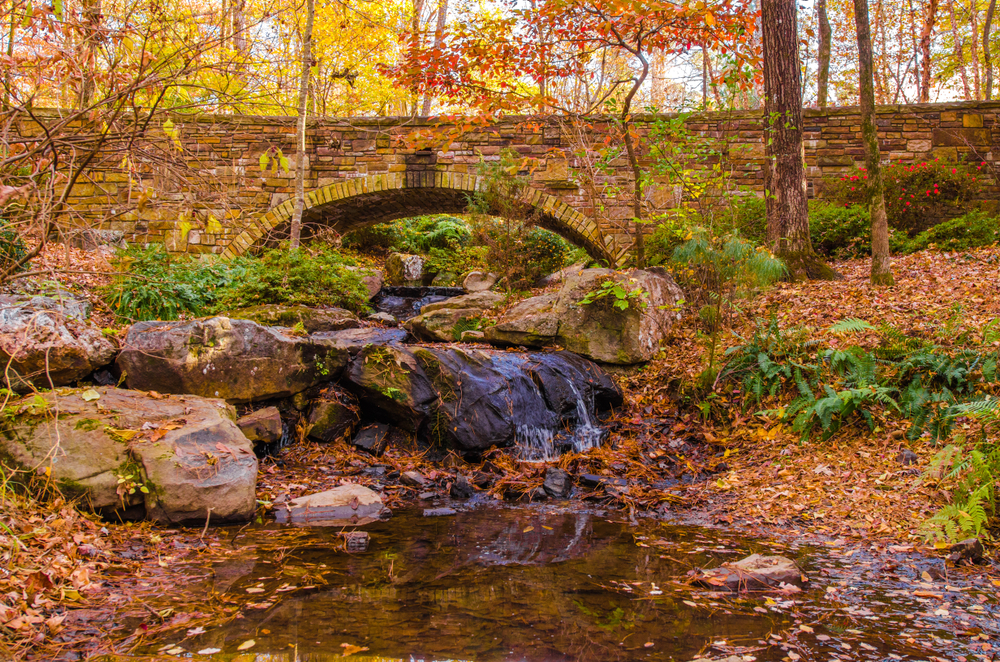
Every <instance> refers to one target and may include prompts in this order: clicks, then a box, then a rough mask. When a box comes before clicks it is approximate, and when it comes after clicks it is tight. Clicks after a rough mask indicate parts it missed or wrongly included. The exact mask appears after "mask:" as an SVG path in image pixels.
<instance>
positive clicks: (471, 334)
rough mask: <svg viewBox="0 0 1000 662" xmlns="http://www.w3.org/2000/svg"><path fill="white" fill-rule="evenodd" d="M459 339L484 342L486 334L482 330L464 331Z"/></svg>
mask: <svg viewBox="0 0 1000 662" xmlns="http://www.w3.org/2000/svg"><path fill="white" fill-rule="evenodd" d="M459 340H461V341H462V342H484V341H485V340H486V334H485V333H483V332H482V331H462V336H461V337H460V338H459Z"/></svg>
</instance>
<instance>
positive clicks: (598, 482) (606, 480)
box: [579, 474, 628, 487]
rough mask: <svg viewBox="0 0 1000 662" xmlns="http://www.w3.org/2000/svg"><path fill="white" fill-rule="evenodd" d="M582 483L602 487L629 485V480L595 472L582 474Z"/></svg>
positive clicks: (586, 485) (580, 477)
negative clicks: (598, 474) (599, 474)
mask: <svg viewBox="0 0 1000 662" xmlns="http://www.w3.org/2000/svg"><path fill="white" fill-rule="evenodd" d="M579 479H580V484H581V485H583V486H584V487H600V486H604V485H613V486H616V487H628V481H627V480H625V479H624V478H615V477H613V476H597V475H595V474H580V476H579Z"/></svg>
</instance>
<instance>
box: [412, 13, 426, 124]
mask: <svg viewBox="0 0 1000 662" xmlns="http://www.w3.org/2000/svg"><path fill="white" fill-rule="evenodd" d="M423 11H424V0H413V17H412V18H411V19H410V39H411V42H410V52H411V54H415V53H416V52H417V51H418V50H419V49H420V46H421V45H422V43H421V42H422V40H421V39H420V14H422V13H423ZM410 96H411V98H410V115H411V116H412V117H416V116H417V109H418V108H419V106H418V105H417V104H418V103H419V102H420V95H419V92H418V90H417V89H416V88H415V87H414V89H412V90H411V91H410Z"/></svg>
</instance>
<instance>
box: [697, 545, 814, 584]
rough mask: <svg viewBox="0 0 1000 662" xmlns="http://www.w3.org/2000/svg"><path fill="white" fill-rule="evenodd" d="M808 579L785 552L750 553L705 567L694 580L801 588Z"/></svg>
mask: <svg viewBox="0 0 1000 662" xmlns="http://www.w3.org/2000/svg"><path fill="white" fill-rule="evenodd" d="M808 581H809V580H808V579H807V578H806V576H805V575H803V574H802V570H801V569H799V566H798V565H796V563H795V561H792V560H791V559H789V558H785V557H784V556H763V555H761V554H751V555H750V556H748V557H746V558H745V559H743V560H742V561H737V562H735V563H724V564H722V565H721V566H719V567H718V568H712V569H711V570H705V571H703V572H702V574H701V575H700V576H699V577H697V578H696V579H695V583H697V584H700V585H702V586H708V587H711V588H723V589H727V590H730V591H734V592H737V591H773V590H795V589H801V588H802V587H803V586H804V585H805V584H806V582H808Z"/></svg>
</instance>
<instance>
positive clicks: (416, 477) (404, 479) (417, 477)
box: [399, 471, 427, 487]
mask: <svg viewBox="0 0 1000 662" xmlns="http://www.w3.org/2000/svg"><path fill="white" fill-rule="evenodd" d="M399 482H401V483H402V484H403V485H409V486H410V487H424V486H425V485H427V478H425V477H424V475H423V474H422V473H420V472H419V471H404V472H403V474H402V475H401V476H400V477H399Z"/></svg>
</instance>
